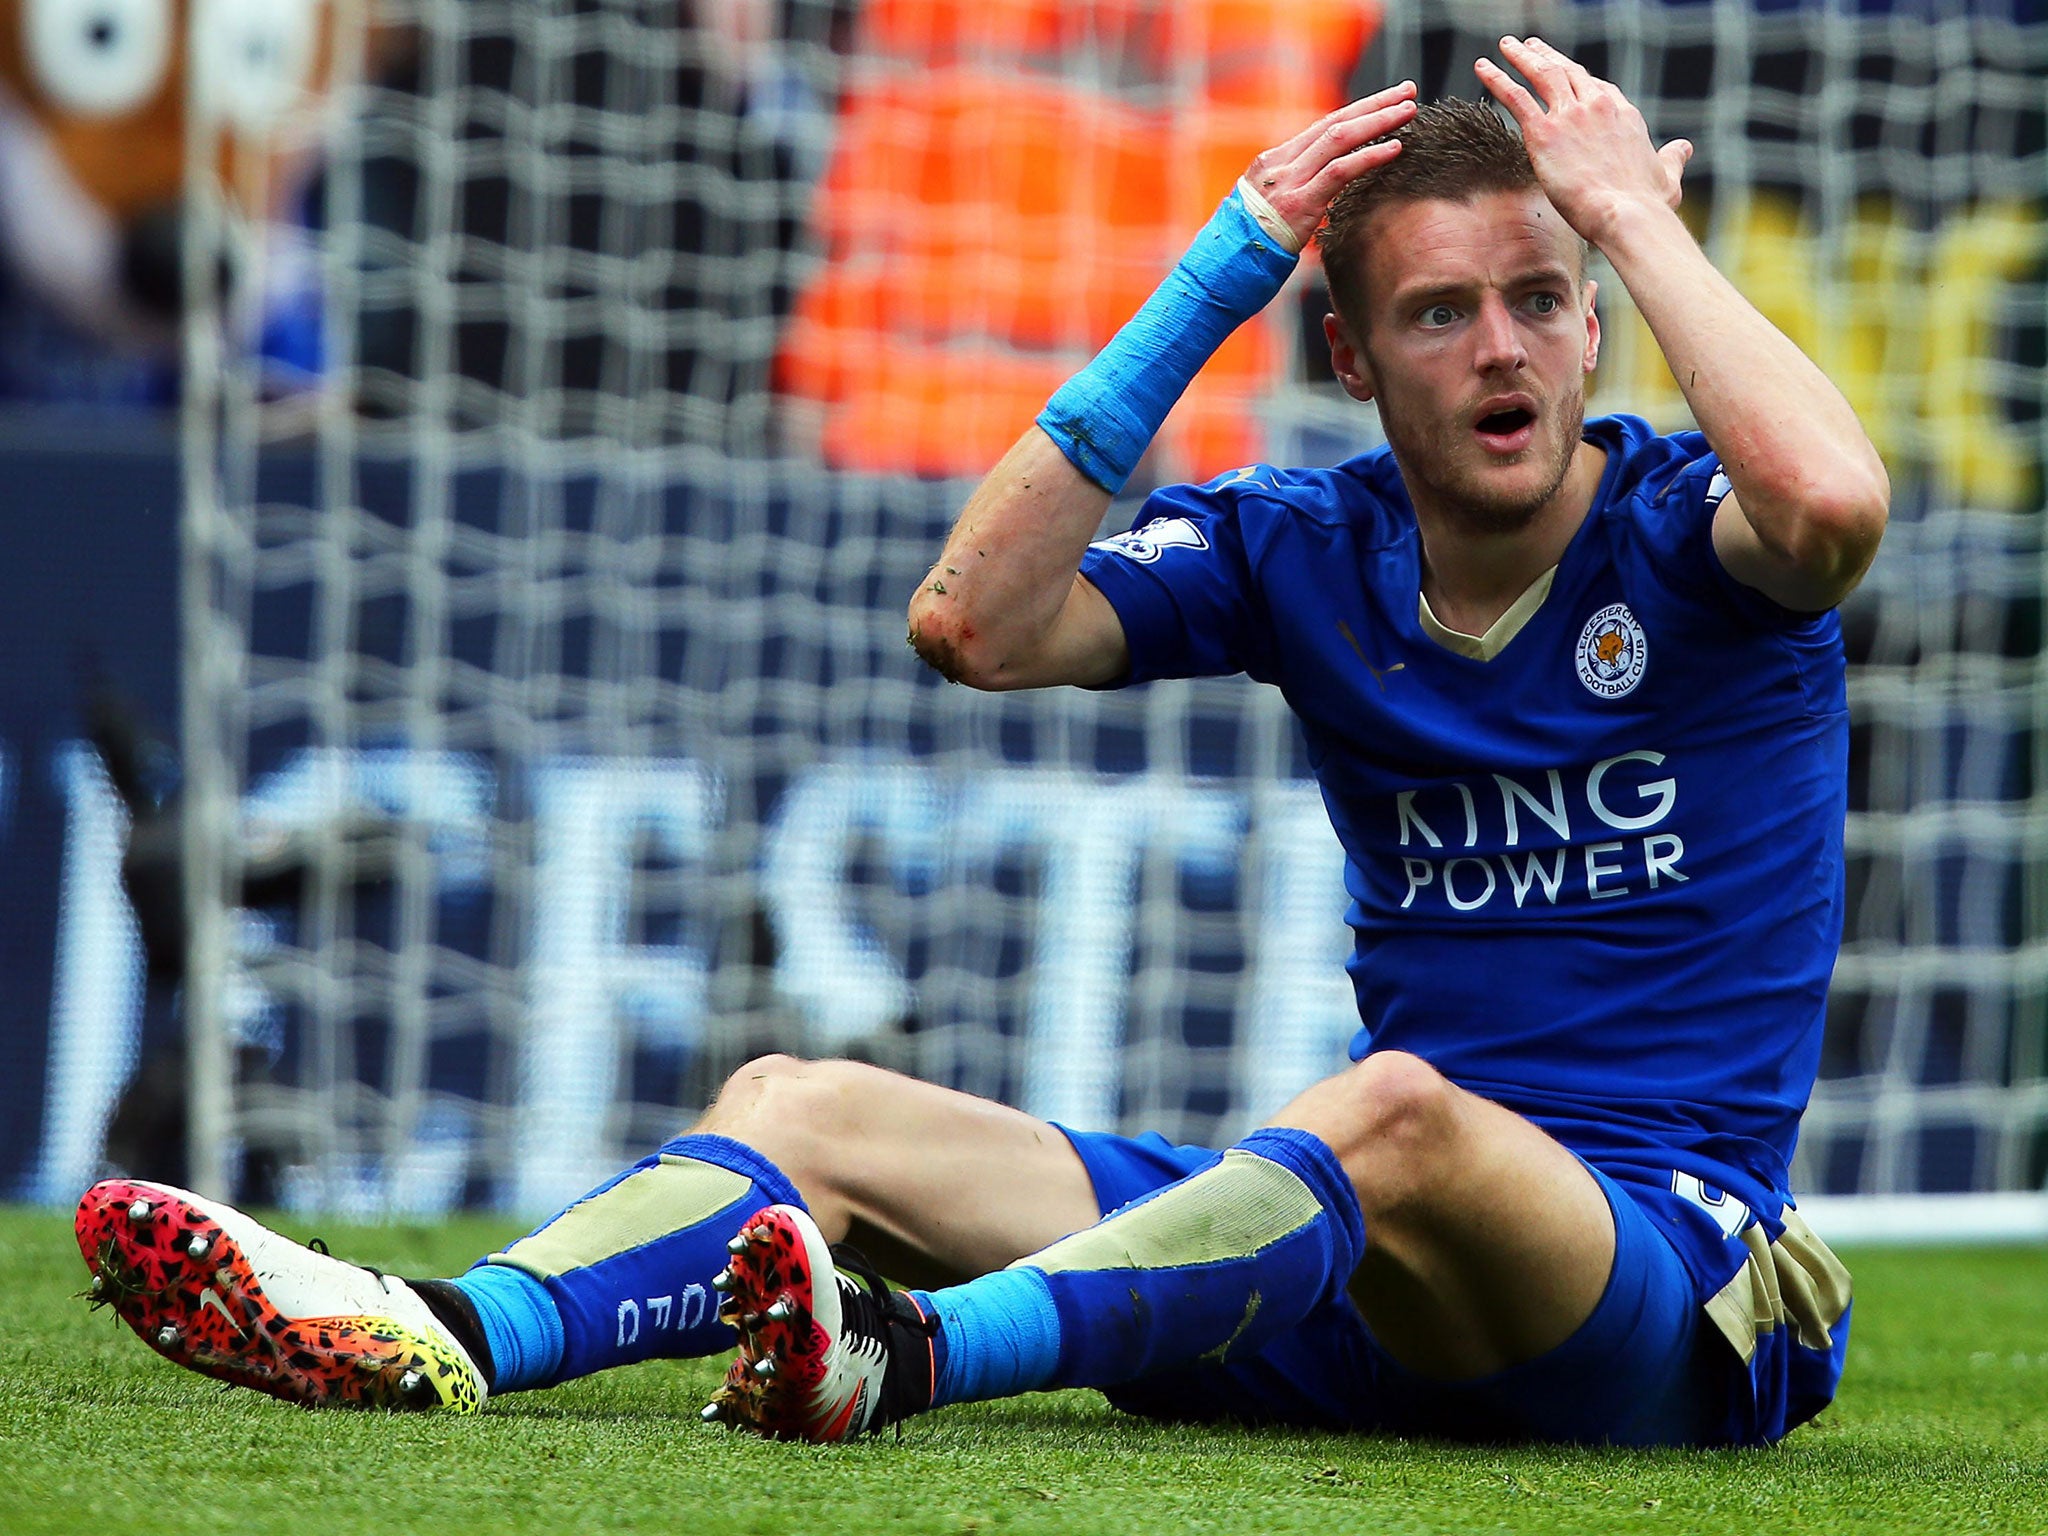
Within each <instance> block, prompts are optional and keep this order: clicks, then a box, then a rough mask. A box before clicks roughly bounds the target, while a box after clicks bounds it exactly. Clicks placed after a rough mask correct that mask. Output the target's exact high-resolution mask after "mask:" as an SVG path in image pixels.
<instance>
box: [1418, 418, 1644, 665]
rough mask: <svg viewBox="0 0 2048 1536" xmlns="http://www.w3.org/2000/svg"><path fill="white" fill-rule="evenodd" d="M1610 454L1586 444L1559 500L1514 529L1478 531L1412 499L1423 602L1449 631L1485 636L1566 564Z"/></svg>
mask: <svg viewBox="0 0 2048 1536" xmlns="http://www.w3.org/2000/svg"><path fill="white" fill-rule="evenodd" d="M1606 466H1607V451H1606V450H1605V449H1604V448H1597V447H1595V446H1594V445H1593V444H1591V443H1588V442H1584V441H1581V442H1580V443H1579V445H1578V447H1577V448H1576V449H1575V450H1574V451H1573V453H1572V462H1571V467H1570V468H1569V469H1567V470H1566V471H1565V476H1564V483H1563V484H1562V485H1560V486H1559V487H1558V488H1557V493H1556V494H1555V495H1553V496H1552V497H1551V498H1550V499H1549V500H1548V501H1546V502H1545V503H1544V504H1543V505H1542V506H1541V507H1540V508H1538V509H1537V510H1536V512H1535V513H1534V515H1532V516H1531V517H1530V518H1529V519H1528V521H1526V522H1524V523H1522V524H1520V525H1519V526H1517V527H1514V528H1511V529H1492V528H1485V527H1481V526H1478V525H1476V524H1475V523H1474V522H1473V520H1472V519H1470V518H1468V517H1464V516H1461V515H1460V514H1459V513H1458V512H1457V511H1456V510H1454V509H1451V508H1448V507H1445V506H1443V505H1441V504H1439V503H1438V502H1437V501H1436V499H1435V498H1433V497H1430V496H1428V495H1419V496H1412V500H1413V502H1414V506H1415V521H1416V525H1417V527H1418V528H1419V529H1420V530H1421V533H1422V595H1423V596H1424V597H1425V598H1427V599H1428V600H1429V608H1430V612H1432V613H1434V614H1435V615H1436V616H1437V619H1438V620H1439V621H1440V622H1441V623H1443V624H1444V625H1446V626H1447V627H1448V628H1451V629H1454V630H1457V631H1460V632H1461V633H1464V634H1468V635H1483V634H1485V633H1486V631H1487V630H1489V629H1491V628H1492V627H1493V624H1494V621H1495V620H1496V619H1498V618H1499V617H1500V616H1501V615H1502V614H1504V613H1506V612H1507V611H1508V609H1510V608H1512V607H1513V606H1514V604H1515V599H1517V598H1518V597H1520V596H1521V595H1522V594H1523V593H1524V592H1526V591H1527V590H1528V589H1529V584H1530V583H1531V582H1533V581H1534V580H1535V579H1536V578H1537V577H1539V576H1541V575H1542V574H1543V573H1544V572H1545V571H1547V570H1549V569H1550V568H1551V567H1552V566H1554V565H1556V564H1557V562H1558V561H1559V560H1560V559H1561V558H1563V556H1564V551H1565V546H1566V545H1568V544H1570V543H1571V541H1572V535H1573V534H1575V533H1577V532H1578V531H1579V525H1580V524H1581V523H1583V522H1584V521H1585V520H1586V513H1587V512H1588V511H1590V510H1591V508H1592V505H1593V496H1594V494H1595V492H1597V491H1598V490H1599V488H1600V476H1601V473H1602V471H1603V470H1605V468H1606Z"/></svg>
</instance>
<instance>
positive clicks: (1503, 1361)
mask: <svg viewBox="0 0 2048 1536" xmlns="http://www.w3.org/2000/svg"><path fill="white" fill-rule="evenodd" d="M1276 1123H1277V1124H1280V1125H1286V1126H1293V1127H1296V1128H1298V1129H1301V1130H1305V1131H1308V1132H1311V1133H1312V1134H1314V1135H1315V1136H1317V1137H1318V1138H1320V1139H1321V1140H1322V1141H1323V1142H1324V1143H1325V1144H1327V1145H1328V1146H1329V1147H1330V1149H1331V1150H1332V1151H1333V1152H1335V1153H1336V1154H1337V1157H1338V1159H1339V1160H1340V1161H1341V1162H1342V1164H1343V1167H1344V1171H1345V1173H1346V1174H1347V1175H1348V1176H1349V1177H1350V1180H1351V1185H1352V1188H1353V1190H1354V1191H1355V1192H1356V1193H1357V1196H1358V1204H1359V1209H1360V1211H1361V1213H1362V1214H1363V1216H1364V1218H1365V1231H1366V1246H1365V1256H1364V1258H1363V1260H1362V1261H1361V1262H1360V1264H1359V1266H1358V1269H1357V1271H1356V1273H1355V1274H1354V1275H1353V1276H1352V1281H1351V1296H1352V1299H1353V1300H1354V1301H1355V1302H1356V1303H1357V1305H1358V1308H1359V1310H1360V1312H1362V1313H1363V1314H1364V1316H1365V1320H1366V1323H1367V1326H1368V1327H1370V1328H1371V1330H1372V1333H1373V1336H1374V1338H1375V1339H1376V1340H1378V1341H1379V1343H1380V1345H1381V1346H1382V1347H1383V1348H1384V1349H1386V1351H1387V1352H1388V1353H1389V1354H1390V1355H1392V1356H1393V1357H1394V1358H1395V1359H1396V1360H1397V1361H1399V1362H1400V1363H1401V1364H1402V1365H1404V1366H1406V1367H1408V1368H1409V1369H1410V1370H1413V1371H1415V1372H1416V1373H1417V1374H1419V1375H1423V1376H1430V1377H1436V1378H1439V1379H1444V1380H1455V1379H1460V1378H1465V1377H1473V1376H1483V1375H1490V1374H1491V1373H1493V1372H1495V1371H1499V1370H1503V1369H1506V1368H1507V1367H1508V1366H1511V1365H1515V1364H1518V1363H1520V1362H1522V1361H1524V1360H1531V1359H1534V1358H1535V1357H1536V1356H1538V1355H1540V1354H1543V1353H1544V1352H1545V1351H1547V1350H1549V1349H1552V1348H1554V1347H1555V1346H1556V1345H1558V1344H1561V1343H1563V1342H1564V1341H1565V1340H1566V1339H1567V1338H1569V1337H1570V1336H1571V1335H1572V1334H1573V1333H1574V1332H1575V1331H1576V1330H1577V1329H1578V1327H1579V1325H1580V1324H1581V1323H1583V1322H1584V1321H1585V1320H1586V1319H1587V1317H1589V1316H1590V1315H1591V1314H1592V1311H1593V1308H1594V1306H1595V1305H1596V1304H1597V1303H1598V1302H1599V1300H1600V1295H1601V1292H1602V1291H1603V1290H1604V1289H1605V1287H1606V1285H1607V1276H1608V1272H1609V1270H1610V1269H1611V1267H1612V1265H1613V1261H1614V1220H1613V1216H1612V1214H1611V1213H1610V1212H1609V1210H1608V1205H1607V1197H1606V1196H1605V1195H1604V1194H1603V1193H1602V1192H1601V1189H1600V1186H1599V1184H1598V1183H1597V1182H1596V1181H1595V1179H1594V1177H1593V1175H1592V1174H1591V1173H1589V1172H1588V1171H1587V1170H1586V1167H1585V1165H1584V1164H1583V1163H1581V1162H1580V1161H1579V1160H1578V1159H1577V1158H1576V1157H1574V1156H1573V1155H1572V1154H1571V1153H1569V1152H1567V1151H1566V1150H1565V1149H1564V1148H1563V1147H1561V1146H1559V1145H1558V1144H1557V1143H1556V1142H1555V1141H1553V1140H1551V1138H1550V1137H1548V1136H1546V1135H1545V1134H1544V1133H1543V1132H1542V1131H1540V1130H1538V1129H1537V1128H1536V1127H1535V1126H1533V1125H1531V1124H1530V1123H1529V1122H1528V1121H1527V1120H1524V1119H1523V1118H1522V1117H1521V1116H1520V1115H1517V1114H1514V1113H1513V1112H1511V1111H1509V1110H1505V1109H1502V1108H1501V1107H1500V1106H1499V1105H1498V1104H1494V1103H1492V1102H1490V1101H1488V1100H1486V1099H1482V1098H1479V1097H1478V1096H1476V1095H1474V1094H1470V1093H1467V1092H1466V1091H1465V1090H1464V1089H1462V1088H1459V1087H1457V1086H1456V1085H1454V1084H1453V1083H1451V1082H1449V1081H1448V1080H1447V1079H1445V1078H1444V1077H1443V1076H1442V1075H1440V1074H1439V1073H1438V1072H1437V1071H1436V1070H1435V1069H1434V1068H1432V1067H1430V1066H1429V1065H1428V1064H1427V1063H1426V1062H1423V1061H1421V1060H1419V1059H1417V1058H1416V1057H1413V1056H1407V1055H1402V1054H1399V1053H1396V1052H1384V1053H1381V1054H1380V1055H1376V1056H1369V1057H1367V1058H1366V1059H1365V1060H1364V1061H1362V1062H1360V1063H1359V1064H1358V1065H1357V1066H1355V1067H1353V1068H1352V1069H1351V1070H1350V1071H1348V1072H1344V1073H1341V1074H1339V1075H1338V1076H1336V1077H1333V1078H1328V1079H1326V1080H1325V1081H1323V1082H1320V1083H1318V1084H1316V1085H1315V1086H1314V1087H1312V1088H1310V1089H1309V1090H1308V1091H1307V1092H1305V1093H1303V1094H1302V1095H1300V1097H1298V1098H1296V1099H1295V1100H1294V1102H1293V1103H1291V1104H1289V1105H1288V1106H1287V1107H1286V1108H1285V1109H1284V1110H1282V1111H1281V1112H1280V1114H1279V1115H1278V1116H1277V1117H1276Z"/></svg>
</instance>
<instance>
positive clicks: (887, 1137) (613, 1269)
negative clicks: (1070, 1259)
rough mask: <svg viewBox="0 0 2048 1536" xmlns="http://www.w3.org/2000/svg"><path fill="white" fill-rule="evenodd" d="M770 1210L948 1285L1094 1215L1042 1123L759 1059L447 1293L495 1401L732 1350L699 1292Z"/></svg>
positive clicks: (820, 1065) (875, 1080)
mask: <svg viewBox="0 0 2048 1536" xmlns="http://www.w3.org/2000/svg"><path fill="white" fill-rule="evenodd" d="M934 1147H944V1148H945V1149H946V1156H945V1159H944V1166H943V1169H941V1168H940V1167H938V1166H936V1164H937V1161H938V1160H937V1159H935V1158H934V1157H933V1155H932V1149H933V1148H934ZM770 1205H789V1206H793V1207H800V1208H803V1209H806V1210H810V1209H813V1208H815V1210H816V1212H817V1214H818V1215H819V1216H820V1217H821V1218H822V1220H823V1221H824V1222H825V1223H827V1224H828V1226H829V1229H830V1231H831V1232H832V1234H833V1235H834V1236H835V1237H836V1236H842V1235H845V1234H848V1233H856V1234H858V1235H859V1236H860V1237H861V1238H863V1239H866V1240H869V1241H872V1242H874V1243H875V1245H876V1247H877V1249H878V1250H879V1252H880V1256H882V1257H884V1258H885V1259H886V1260H888V1261H890V1262H892V1263H895V1264H900V1265H901V1266H903V1268H904V1270H905V1271H906V1272H909V1273H914V1274H928V1275H938V1276H946V1277H954V1276H963V1275H968V1274H973V1273H977V1272H979V1271H980V1270H981V1269H985V1268H989V1267H993V1266H996V1265H1000V1264H1003V1263H1006V1262H1007V1261H1008V1260H1009V1259H1012V1258H1014V1257H1016V1256H1017V1255H1018V1254H1020V1253H1027V1252H1029V1251H1031V1249H1032V1248H1034V1247H1037V1246H1040V1245H1042V1243H1043V1242H1044V1241H1045V1240H1046V1239H1047V1237H1049V1236H1052V1235H1057V1234H1059V1233H1062V1232H1064V1231H1067V1230H1071V1228H1072V1227H1074V1226H1079V1225H1085V1224H1086V1223H1087V1222H1089V1221H1090V1220H1092V1219H1093V1218H1094V1216H1095V1207H1094V1205H1093V1202H1092V1195H1091V1193H1090V1185H1089V1182H1088V1178H1087V1174H1086V1171H1085V1169H1084V1168H1083V1167H1082V1165H1081V1162H1080V1159H1079V1158H1078V1157H1076V1156H1075V1154H1074V1152H1073V1150H1072V1148H1071V1147H1070V1146H1069V1145H1068V1144H1067V1141H1066V1138H1065V1137H1064V1136H1062V1135H1061V1134H1060V1133H1059V1132H1058V1131H1057V1130H1055V1129H1054V1128H1053V1127H1051V1126H1049V1125H1046V1124H1044V1123H1043V1122H1040V1121H1035V1120H1032V1119H1031V1118H1030V1117H1028V1116H1026V1115H1021V1114H1019V1113H1017V1112H1016V1111H1014V1110H1008V1109H1004V1108H1002V1107H1000V1106H998V1105H993V1104H987V1103H984V1102H983V1101H981V1100H977V1099H973V1098H970V1097H968V1096H967V1095H965V1094H959V1093H953V1092H950V1091H948V1090H945V1089H941V1088H935V1087H932V1086H931V1085H930V1084H926V1083H919V1082H916V1081H914V1080H912V1079H909V1078H905V1077H900V1076H897V1075H896V1074H894V1073H889V1072H883V1071H879V1070H877V1069H875V1068H873V1067H864V1066H858V1065H855V1064H852V1063H848V1062H802V1061H797V1060H795V1059H793V1058H791V1057H787V1056H769V1057H763V1058H761V1059H760V1060H758V1061H754V1062H750V1063H748V1064H747V1065H746V1066H744V1067H742V1068H741V1069H740V1070H739V1071H738V1072H736V1073H735V1074H734V1075H733V1076H732V1078H731V1079H730V1080H728V1082H727V1083H726V1086H725V1088H724V1090H723V1091H722V1092H721V1093H720V1095H719V1097H718V1100H717V1102H716V1103H715V1104H714V1106H713V1108H712V1110H711V1111H710V1113H709V1114H707V1115H706V1116H705V1118H704V1119H703V1121H702V1122H700V1124H699V1125H698V1126H697V1128H696V1129H695V1130H693V1131H691V1132H689V1133H688V1134H686V1135H683V1136H680V1137H677V1138H676V1139H675V1140H674V1141H671V1142H669V1143H668V1144H667V1145H665V1146H663V1147H662V1148H661V1150H660V1151H659V1152H658V1153H657V1154H655V1155H654V1156H652V1157H649V1158H646V1159H644V1160H643V1161H642V1162H640V1163H639V1164H637V1165H635V1166H634V1167H633V1168H630V1169H628V1170H627V1171H626V1172H625V1173H623V1174H621V1175H620V1176H619V1177H618V1178H616V1179H613V1180H611V1181H610V1182H608V1183H606V1184H604V1185H602V1186H600V1187H599V1188H597V1189H595V1190H593V1191H591V1192H590V1193H589V1194H588V1195H585V1196H584V1197H583V1198H582V1199H580V1200H578V1201H576V1202H575V1203H573V1204H572V1205H570V1206H569V1207H568V1208H567V1209H566V1210H564V1211H562V1212H561V1213H560V1214H559V1215H557V1216H555V1217H554V1218H553V1219H552V1220H550V1221H549V1222H547V1223H545V1224H544V1225H542V1226H541V1227H540V1228H538V1229H537V1230H535V1231H534V1232H533V1233H531V1234H529V1235H528V1236H526V1237H523V1238H521V1239H519V1240H518V1241H517V1242H515V1243H512V1244H510V1245H509V1246H507V1247H506V1249H505V1250H504V1251H503V1252H502V1253H497V1254H493V1255H492V1256H491V1257H490V1259H489V1260H488V1261H487V1262H486V1263H484V1264H482V1265H479V1266H477V1267H476V1268H474V1269H472V1270H471V1271H470V1272H469V1273H468V1274H467V1275H464V1276H463V1277H462V1278H461V1279H460V1280H458V1281H455V1282H453V1285H454V1286H455V1287H456V1288H458V1289H459V1291H460V1293H461V1296H462V1297H465V1298H467V1299H468V1300H469V1301H470V1302H471V1303H473V1304H474V1305H475V1307H476V1310H477V1313H478V1324H479V1327H480V1329H481V1331H482V1332H483V1334H484V1335H485V1337H486V1339H487V1341H488V1343H487V1349H486V1353H487V1354H488V1355H489V1356H490V1357H491V1359H492V1360H493V1361H494V1363H495V1364H496V1365H497V1367H498V1370H499V1377H498V1379H497V1380H496V1381H495V1382H494V1383H493V1389H494V1390H498V1391H503V1390H507V1389H508V1388H516V1387H534V1386H548V1385H552V1384H554V1383H555V1382H558V1381H564V1380H568V1379H570V1378H572V1377H576V1376H584V1375H588V1374H589V1373H591V1372H592V1371H598V1370H605V1369H609V1368H611V1367H613V1366H619V1365H630V1364H633V1363H635V1362H637V1361H640V1360H647V1359H656V1358H671V1359H672V1358H679V1357H690V1356H697V1355H706V1354H717V1353H720V1352H722V1351H724V1350H726V1349H729V1348H730V1347H731V1346H732V1342H733V1337H734V1336H733V1332H732V1329H731V1328H730V1327H729V1326H727V1324H726V1323H725V1322H724V1321H723V1320H722V1319H721V1318H720V1316H719V1313H718V1310H717V1307H716V1305H715V1303H716V1300H717V1298H716V1297H715V1296H714V1295H713V1294H712V1288H711V1281H712V1278H713V1277H714V1276H715V1275H717V1274H718V1272H719V1271H720V1270H721V1269H723V1268H724V1267H725V1264H726V1261H727V1258H728V1254H727V1244H728V1242H729V1241H730V1239H731V1238H732V1236H733V1234H734V1233H735V1232H737V1231H738V1230H739V1228H740V1225H741V1223H742V1222H743V1221H744V1220H745V1219H746V1218H747V1217H748V1216H750V1215H752V1214H753V1213H754V1212H755V1211H758V1210H760V1209H762V1208H764V1207H766V1206H770ZM508 1363H509V1368H508Z"/></svg>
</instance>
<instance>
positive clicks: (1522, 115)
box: [1472, 59, 1543, 137]
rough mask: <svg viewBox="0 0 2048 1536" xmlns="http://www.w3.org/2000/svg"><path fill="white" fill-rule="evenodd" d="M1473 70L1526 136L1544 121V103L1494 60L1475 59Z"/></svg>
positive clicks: (1488, 92) (1489, 93)
mask: <svg viewBox="0 0 2048 1536" xmlns="http://www.w3.org/2000/svg"><path fill="white" fill-rule="evenodd" d="M1472 72H1473V73H1474V74H1476V75H1478V76H1479V83H1480V84H1481V85H1483V86H1485V87H1486V91H1487V94H1488V95H1490V96H1491V97H1493V99H1494V100H1495V101H1497V102H1499V103H1500V104H1501V105H1502V106H1504V107H1506V108H1507V109H1508V115H1509V116H1510V117H1512V118H1514V120H1515V121H1516V122H1517V123H1519V124H1520V125H1521V128H1522V133H1523V135H1524V137H1526V136H1527V135H1528V132H1529V130H1530V128H1532V127H1534V126H1535V125H1536V124H1538V123H1540V122H1542V121H1543V104H1542V103H1541V102H1539V101H1537V99H1536V98H1535V97H1534V96H1531V95H1530V94H1529V93H1528V91H1526V90H1524V89H1523V88H1522V85H1521V83H1520V82H1519V81H1517V80H1516V79H1515V78H1514V77H1513V76H1512V75H1510V74H1509V73H1508V72H1507V71H1506V70H1504V69H1502V68H1501V67H1500V66H1499V65H1498V64H1496V63H1494V62H1493V60H1491V59H1477V60H1475V61H1474V62H1473V65H1472Z"/></svg>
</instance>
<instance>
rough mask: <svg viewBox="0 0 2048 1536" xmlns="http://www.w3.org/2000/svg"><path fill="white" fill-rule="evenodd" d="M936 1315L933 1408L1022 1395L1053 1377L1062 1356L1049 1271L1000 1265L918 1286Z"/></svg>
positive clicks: (920, 1297)
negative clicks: (973, 1276) (960, 1280)
mask: <svg viewBox="0 0 2048 1536" xmlns="http://www.w3.org/2000/svg"><path fill="white" fill-rule="evenodd" d="M911 1295H913V1296H914V1297H916V1298H917V1303H918V1305H919V1306H920V1307H922V1308H923V1309H924V1311H925V1313H926V1314H927V1315H930V1314H932V1313H937V1314H938V1317H939V1332H938V1335H937V1337H935V1338H934V1339H933V1341H932V1351H933V1360H932V1365H933V1371H932V1380H933V1383H934V1387H933V1392H932V1406H933V1407H934V1408H943V1407H945V1406H946V1404H948V1403H979V1402H986V1401H987V1400H989V1399H990V1398H996V1397H1015V1396H1016V1395H1017V1394H1018V1393H1019V1392H1031V1391H1034V1390H1036V1389H1037V1388H1039V1387H1042V1386H1044V1385H1045V1384H1046V1383H1047V1382H1048V1381H1050V1380H1051V1379H1052V1374H1053V1371H1054V1370H1055V1369H1056V1368H1057V1367H1058V1365H1059V1360H1060V1319H1059V1313H1058V1311H1057V1310H1056V1309H1055V1308H1054V1306H1053V1300H1052V1291H1051V1290H1050V1289H1049V1288H1048V1287H1047V1285H1046V1283H1045V1276H1043V1275H1041V1274H1039V1273H1038V1272H1037V1271H1036V1270H1030V1269H1000V1270H997V1271H996V1272H995V1273H994V1274H992V1275H983V1276H982V1277H981V1278H980V1279H978V1280H973V1281H970V1282H969V1283H968V1284H966V1285H955V1286H951V1287H948V1288H947V1289H946V1290H943V1291H931V1292H926V1291H913V1292H911Z"/></svg>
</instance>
